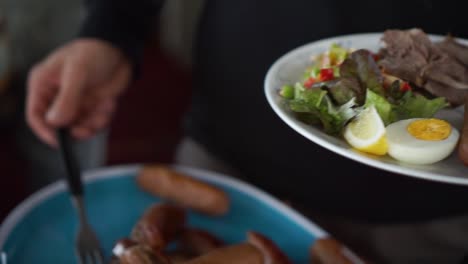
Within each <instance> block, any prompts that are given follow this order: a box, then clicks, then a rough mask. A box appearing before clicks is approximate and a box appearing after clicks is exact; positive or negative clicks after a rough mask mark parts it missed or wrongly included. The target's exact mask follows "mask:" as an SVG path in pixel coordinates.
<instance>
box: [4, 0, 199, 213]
mask: <svg viewBox="0 0 468 264" xmlns="http://www.w3.org/2000/svg"><path fill="white" fill-rule="evenodd" d="M202 5H203V1H202V0H191V1H184V0H171V1H166V6H165V7H164V9H163V11H162V13H161V16H160V18H159V19H158V20H157V21H155V29H154V33H153V38H152V39H151V40H150V41H149V42H148V43H147V45H146V49H145V55H144V61H143V67H142V73H141V76H140V77H139V78H138V80H136V82H135V83H134V84H132V86H131V87H130V88H129V89H128V90H127V92H126V93H125V94H124V95H123V96H122V97H121V102H120V106H119V108H118V111H117V113H116V115H115V118H114V120H113V122H112V124H111V126H110V129H109V131H108V132H107V133H106V134H104V136H101V138H100V139H99V140H98V141H99V142H100V145H99V144H98V146H99V149H98V150H95V149H93V148H92V147H89V146H86V143H85V144H84V147H81V149H80V152H82V156H89V155H86V153H87V152H96V153H100V155H101V156H102V157H103V159H102V160H101V161H98V162H94V163H93V162H88V163H86V162H84V164H83V167H84V168H90V167H94V166H106V165H115V164H128V163H142V162H171V160H172V154H173V151H174V148H175V146H176V144H177V142H178V140H179V139H180V137H181V130H180V122H181V118H182V114H183V113H184V111H185V110H186V108H187V105H188V103H189V97H190V91H191V60H190V58H191V46H192V42H193V37H192V36H193V32H194V30H195V28H196V24H197V19H198V16H199V12H200V10H201V6H202ZM84 16H85V10H84V8H83V0H67V1H63V0H42V1H36V0H0V177H1V178H0V199H1V200H0V201H1V203H0V222H2V221H3V219H4V218H5V217H6V215H7V214H8V213H9V212H10V211H11V210H12V209H13V208H14V207H15V206H16V205H17V204H18V203H20V202H21V201H22V200H23V199H25V198H26V197H27V196H28V195H29V194H31V193H32V192H33V191H34V190H37V188H40V187H41V186H44V184H47V183H50V182H52V181H55V180H56V176H54V177H55V178H54V177H49V176H50V175H52V174H57V175H59V176H60V174H61V170H60V167H61V166H60V163H61V160H60V159H58V158H57V156H56V154H57V151H56V150H53V149H50V148H48V147H46V146H44V145H43V144H41V143H40V142H39V141H38V140H37V138H35V136H34V135H33V134H32V133H31V131H29V128H28V127H27V126H26V125H25V123H24V113H23V109H24V95H25V81H26V79H27V73H28V71H29V70H30V68H31V67H32V66H33V65H34V64H35V63H37V62H38V61H40V60H41V59H42V58H44V57H45V56H47V54H48V53H49V52H51V51H52V50H53V49H54V48H56V47H58V46H60V45H62V44H64V43H66V42H67V41H69V40H71V39H73V38H74V37H75V36H76V34H77V31H78V29H79V25H80V23H81V21H82V19H83V17H84ZM148 115H149V116H150V117H151V118H149V119H148V118H147V116H148ZM143 117H145V118H143ZM148 120H150V121H148ZM106 137H107V139H106ZM88 145H89V144H88ZM94 145H96V144H94ZM45 159H46V160H45ZM55 162H56V163H55ZM55 164H57V165H56V166H55ZM43 179H46V180H43ZM31 182H36V183H35V184H34V185H31V184H30V183H31Z"/></svg>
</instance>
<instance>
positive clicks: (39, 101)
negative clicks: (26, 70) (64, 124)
mask: <svg viewBox="0 0 468 264" xmlns="http://www.w3.org/2000/svg"><path fill="white" fill-rule="evenodd" d="M54 74H56V67H55V66H54V64H47V65H46V64H42V65H38V66H36V67H35V68H34V69H33V70H32V71H31V73H30V75H29V78H28V95H27V98H26V122H27V123H28V125H29V126H30V127H31V129H32V130H33V131H34V132H35V133H36V135H37V136H38V137H39V138H40V139H41V140H43V141H45V142H46V143H47V144H49V145H52V146H55V145H56V140H55V136H54V133H53V128H52V126H50V125H49V124H48V123H47V122H46V120H45V118H44V117H45V114H46V111H47V109H48V108H49V105H50V103H51V101H52V100H53V98H54V97H55V94H56V92H57V85H56V84H55V83H54V80H53V79H54V76H53V75H54Z"/></svg>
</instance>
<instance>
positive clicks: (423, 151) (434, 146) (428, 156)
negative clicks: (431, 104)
mask: <svg viewBox="0 0 468 264" xmlns="http://www.w3.org/2000/svg"><path fill="white" fill-rule="evenodd" d="M458 138H459V133H458V131H457V130H456V129H455V128H453V127H452V126H451V125H450V124H449V123H448V122H446V121H443V120H440V119H435V118H429V119H421V118H413V119H407V120H401V121H398V122H395V123H393V124H390V125H389V126H388V127H387V140H388V146H389V149H388V154H389V155H390V156H391V157H393V158H395V159H397V160H400V161H403V162H407V163H412V164H431V163H434V162H437V161H440V160H442V159H445V158H446V157H447V156H449V155H450V154H451V153H452V152H453V150H454V149H455V147H456V145H457V142H458Z"/></svg>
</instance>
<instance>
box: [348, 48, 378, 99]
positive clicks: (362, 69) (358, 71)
mask: <svg viewBox="0 0 468 264" xmlns="http://www.w3.org/2000/svg"><path fill="white" fill-rule="evenodd" d="M340 76H341V77H348V78H357V79H358V80H359V82H360V83H361V86H362V91H363V93H364V92H365V91H366V90H367V89H370V90H372V91H373V92H375V93H377V94H379V95H382V96H384V95H385V91H384V88H383V86H382V83H383V77H382V73H381V72H380V70H379V67H378V66H377V63H375V61H374V58H373V57H372V54H371V53H370V51H368V50H364V49H360V50H357V51H355V52H353V53H351V55H350V57H349V58H348V59H346V60H345V61H344V62H343V64H341V66H340Z"/></svg>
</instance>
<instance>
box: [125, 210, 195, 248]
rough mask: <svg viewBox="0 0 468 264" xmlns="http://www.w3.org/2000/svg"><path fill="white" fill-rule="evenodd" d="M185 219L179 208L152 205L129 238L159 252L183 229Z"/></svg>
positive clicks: (184, 214)
mask: <svg viewBox="0 0 468 264" xmlns="http://www.w3.org/2000/svg"><path fill="white" fill-rule="evenodd" d="M186 218H187V216H186V212H185V211H184V210H183V209H182V208H180V207H177V206H174V205H170V204H164V203H162V204H154V205H152V206H151V207H149V208H148V209H147V210H146V211H145V213H144V214H143V216H142V217H141V218H140V220H139V221H138V222H137V223H136V225H135V226H134V227H133V230H132V232H131V236H130V237H131V239H132V240H134V241H136V242H138V243H139V244H143V245H148V246H149V247H151V248H152V249H153V250H156V251H157V250H161V249H162V248H164V247H165V246H166V245H167V244H169V243H170V242H171V241H172V240H173V239H174V238H175V237H176V236H177V235H178V234H179V233H180V232H181V231H182V230H183V229H184V226H185V223H186Z"/></svg>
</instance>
